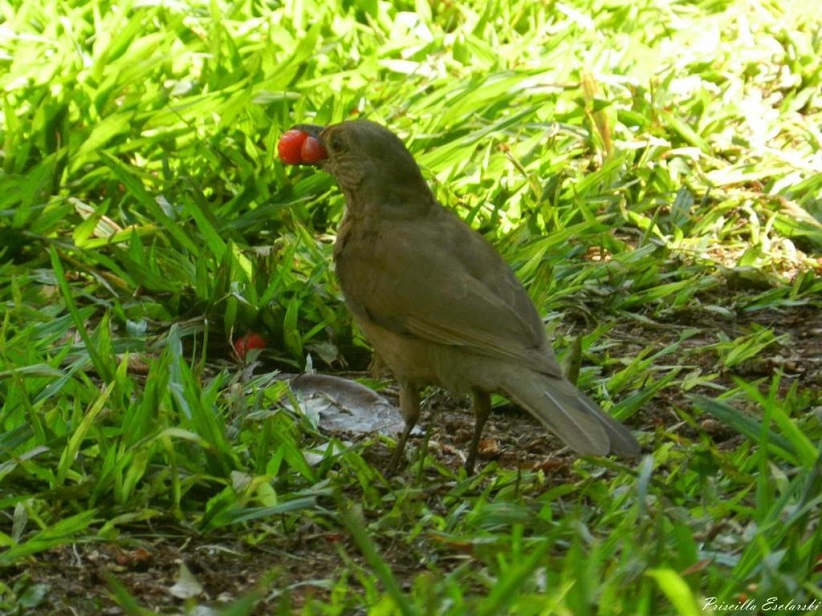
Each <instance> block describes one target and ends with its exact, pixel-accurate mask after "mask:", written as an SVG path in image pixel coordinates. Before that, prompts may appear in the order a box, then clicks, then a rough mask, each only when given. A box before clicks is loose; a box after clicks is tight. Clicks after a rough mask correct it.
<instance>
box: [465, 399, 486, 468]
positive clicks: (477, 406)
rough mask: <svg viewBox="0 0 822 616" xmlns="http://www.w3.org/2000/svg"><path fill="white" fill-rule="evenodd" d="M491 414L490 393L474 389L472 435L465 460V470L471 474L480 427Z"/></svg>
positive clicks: (475, 457) (481, 427)
mask: <svg viewBox="0 0 822 616" xmlns="http://www.w3.org/2000/svg"><path fill="white" fill-rule="evenodd" d="M490 414H491V394H489V393H488V392H485V391H478V390H474V436H473V437H472V438H471V448H470V449H469V450H468V459H467V460H465V470H466V472H467V473H468V474H469V475H471V474H473V472H474V462H476V460H477V449H478V448H479V442H480V438H481V437H482V429H483V428H484V427H485V422H486V421H488V416H489V415H490Z"/></svg>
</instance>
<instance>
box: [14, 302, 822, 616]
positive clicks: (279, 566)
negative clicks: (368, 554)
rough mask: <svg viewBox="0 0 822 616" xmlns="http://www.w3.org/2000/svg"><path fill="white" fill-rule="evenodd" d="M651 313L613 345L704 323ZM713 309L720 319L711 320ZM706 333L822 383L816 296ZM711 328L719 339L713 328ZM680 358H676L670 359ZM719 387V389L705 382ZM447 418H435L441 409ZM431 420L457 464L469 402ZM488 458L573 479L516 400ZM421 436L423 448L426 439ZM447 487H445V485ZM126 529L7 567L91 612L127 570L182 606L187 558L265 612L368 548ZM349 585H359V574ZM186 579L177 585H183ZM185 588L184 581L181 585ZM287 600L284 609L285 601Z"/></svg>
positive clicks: (489, 442) (206, 582) (445, 400)
mask: <svg viewBox="0 0 822 616" xmlns="http://www.w3.org/2000/svg"><path fill="white" fill-rule="evenodd" d="M682 317H683V315H682V314H678V315H677V319H678V321H677V322H671V323H663V322H659V321H658V320H657V322H656V323H644V322H642V321H640V320H636V321H634V320H631V321H625V322H624V323H621V324H620V325H619V326H617V327H616V328H615V330H613V331H612V332H611V334H609V337H610V338H611V339H613V340H616V341H618V345H619V348H616V349H615V348H612V349H611V351H610V352H611V354H612V355H615V356H616V355H619V356H624V357H631V356H633V355H634V354H635V353H636V352H638V351H640V350H642V349H643V348H644V347H645V345H646V344H648V341H652V344H653V346H654V348H660V349H661V348H663V347H664V346H665V345H666V344H670V343H672V342H675V341H676V340H677V339H678V338H679V334H680V332H681V331H682V330H684V329H685V328H687V327H691V326H692V325H693V324H691V323H687V322H683V319H682ZM706 318H713V319H714V322H712V323H710V322H706ZM694 322H695V324H698V327H699V329H700V330H702V331H703V332H719V331H724V332H725V333H726V335H727V336H728V337H729V338H730V339H734V338H735V337H736V336H739V335H741V334H743V333H746V332H749V331H750V327H751V325H752V324H753V323H759V324H761V325H765V326H767V327H769V328H772V329H773V330H774V331H775V333H777V334H779V335H781V334H786V335H787V337H786V339H785V340H784V341H782V342H778V343H775V344H774V345H772V346H771V347H769V349H768V352H766V354H765V356H763V355H760V356H758V357H757V358H756V359H754V360H752V361H750V362H747V363H745V364H743V365H742V366H739V367H737V368H736V369H735V371H734V372H733V373H724V374H721V376H720V378H719V380H720V382H723V384H726V385H729V386H730V385H732V384H733V381H732V377H733V376H741V377H743V378H746V379H748V380H754V379H757V378H761V377H765V376H768V375H770V374H773V373H775V372H776V371H777V370H782V371H783V373H784V375H785V376H784V378H783V380H782V385H783V387H785V388H788V387H790V385H791V384H792V383H793V382H795V381H798V382H799V385H800V387H801V388H802V389H804V390H810V391H812V392H815V393H816V397H817V400H818V398H819V394H820V391H822V311H819V310H818V309H816V308H811V307H805V308H803V307H797V308H790V309H785V310H763V311H759V312H752V313H748V314H744V315H742V316H737V317H736V318H734V319H728V318H720V317H706V314H705V313H701V314H698V315H694ZM707 338H713V339H712V340H711V339H707ZM716 341H717V338H716V337H715V336H711V335H710V334H705V335H700V336H697V337H694V338H691V339H689V340H688V341H686V343H685V344H684V348H685V349H686V350H687V351H686V355H687V358H686V359H685V363H686V364H688V365H689V366H694V365H696V366H699V367H701V368H702V369H703V371H704V372H715V371H717V366H716V363H717V356H716V354H715V353H714V352H713V351H711V350H702V348H703V347H705V345H707V344H710V343H714V342H716ZM674 361H676V358H675V357H673V358H669V360H666V361H665V363H666V364H671V363H673V362H674ZM702 393H712V394H714V395H715V391H712V392H709V391H705V392H702ZM677 408H686V409H687V408H690V403H689V402H688V399H687V397H686V395H685V394H684V393H683V392H681V391H680V390H679V389H678V388H675V387H674V388H670V389H668V390H664V391H662V392H660V394H659V395H658V396H656V397H655V398H654V399H653V400H652V401H650V402H649V403H648V404H646V405H645V406H644V407H643V409H642V410H641V411H640V412H639V413H638V414H637V415H635V416H634V417H632V418H631V419H630V420H629V422H628V424H629V425H630V426H631V428H632V429H634V430H640V431H643V432H654V431H655V430H657V429H658V428H659V427H661V426H664V427H666V429H668V430H674V431H688V430H693V429H692V428H690V427H688V426H687V425H686V424H685V422H682V421H681V419H680V418H679V416H678V415H677V413H676V410H675V409H677ZM434 417H436V421H434V420H433V418H434ZM421 424H422V426H423V427H425V428H426V429H427V430H428V431H429V451H430V452H431V453H432V454H433V455H435V456H437V457H438V458H439V459H440V460H441V461H442V462H443V463H444V464H448V465H453V467H455V468H456V467H457V466H458V465H459V464H461V462H462V455H463V454H464V451H465V448H466V447H467V444H468V442H469V440H470V434H471V430H472V426H473V417H472V415H471V412H470V409H469V408H468V405H467V401H462V400H455V399H453V398H450V397H448V396H447V395H445V394H443V393H434V394H432V396H431V397H430V399H429V400H428V404H427V406H426V409H425V410H424V412H423V417H422V421H421ZM701 427H702V429H704V430H705V431H706V432H707V433H708V434H710V435H711V436H712V437H713V438H714V439H715V440H716V441H717V442H719V443H724V444H726V445H727V446H734V444H735V443H737V442H739V440H740V439H741V438H743V437H740V436H739V435H738V434H736V433H735V432H734V431H733V430H731V429H730V428H728V427H727V426H724V425H722V424H720V423H719V422H717V421H716V420H714V419H712V418H701ZM484 436H485V438H484V441H483V443H482V446H481V451H480V453H481V459H480V463H482V462H483V461H487V460H489V459H495V460H496V461H497V462H498V464H500V465H501V466H503V467H509V468H513V467H517V466H519V467H521V468H542V469H544V470H545V471H546V473H547V474H550V476H551V482H552V483H554V484H555V483H562V482H563V480H564V477H567V476H568V474H569V464H570V463H571V462H572V461H573V456H572V455H571V453H570V452H568V450H567V449H564V448H563V447H562V445H561V444H560V443H559V441H557V440H556V439H555V438H554V437H552V436H551V435H549V434H547V433H546V432H545V431H544V430H542V429H541V428H540V427H539V426H538V424H537V423H536V422H535V420H533V419H531V418H530V417H529V416H528V415H527V414H525V413H524V412H522V411H520V410H518V409H515V408H514V407H504V408H502V409H497V410H496V411H495V413H494V414H493V415H492V418H491V420H490V421H489V422H488V425H487V426H486V431H485V434H484ZM420 442H421V439H419V438H417V439H414V442H413V443H411V446H412V447H416V446H418V445H419V444H420ZM365 455H366V458H367V459H368V460H369V461H370V462H372V463H373V464H387V462H388V458H389V455H390V451H389V450H388V449H387V448H385V447H383V446H375V447H372V448H370V449H369V450H368V451H367V453H366V454H365ZM434 491H436V487H435V490H434ZM121 532H122V535H121V537H120V539H119V540H118V541H116V542H113V543H79V544H74V545H70V546H65V547H61V548H58V549H53V550H50V551H47V552H44V553H39V554H37V555H35V556H33V557H32V558H31V559H30V560H29V561H28V562H25V563H20V564H18V565H17V566H15V567H13V568H10V569H6V570H5V571H2V576H3V577H4V578H5V583H6V584H8V585H9V586H10V587H13V586H15V585H16V586H17V587H18V588H23V587H28V588H29V591H28V592H29V593H31V594H30V596H31V597H32V598H34V597H36V596H37V595H38V593H42V594H43V595H44V597H43V598H42V599H41V600H40V601H39V604H38V607H36V608H31V609H28V610H26V609H22V610H21V611H19V612H16V613H21V614H49V615H52V616H70V615H71V616H76V615H85V614H89V615H91V614H104V615H105V614H110V615H116V614H122V613H124V612H123V611H122V609H121V608H120V607H118V606H117V605H116V604H115V602H114V601H113V600H112V598H111V593H112V585H111V580H116V582H117V583H119V584H121V585H122V586H123V587H124V588H125V589H126V590H127V591H128V593H129V594H131V595H132V596H133V597H135V598H136V599H137V601H138V602H139V604H140V605H141V606H142V607H144V608H149V609H152V610H155V611H157V612H161V613H178V612H179V611H180V610H181V608H182V606H184V605H185V601H184V600H183V599H181V598H180V596H181V595H182V596H184V595H185V594H186V592H189V590H190V589H191V586H192V585H191V584H186V583H185V582H186V579H187V578H186V576H185V575H184V574H183V575H182V577H181V564H183V563H184V564H185V567H186V568H187V569H188V571H189V572H190V573H191V576H192V578H193V579H196V583H194V585H195V587H196V584H199V585H200V587H201V588H202V590H203V592H202V593H201V594H199V595H198V596H197V602H206V603H210V604H211V605H214V606H217V605H220V604H221V603H222V602H223V601H224V600H225V601H230V600H233V599H236V598H237V597H239V596H242V595H244V594H246V593H248V592H249V590H250V589H252V588H254V587H255V586H256V585H258V584H260V583H261V581H263V580H265V583H264V584H260V585H261V586H263V587H264V588H265V589H266V590H265V591H262V592H261V597H263V600H262V602H261V603H260V604H259V605H258V607H257V610H256V612H255V613H258V614H270V613H274V612H275V610H276V611H277V613H288V612H289V611H290V610H291V609H294V608H297V607H299V606H300V605H303V604H304V603H305V602H306V601H308V600H310V599H312V598H316V599H320V600H324V599H325V598H327V597H328V596H329V584H331V583H332V582H333V580H335V579H336V578H337V577H338V575H339V572H340V571H342V569H343V568H344V567H345V566H346V565H345V561H344V559H343V557H342V554H343V553H344V554H346V555H347V556H346V558H349V559H353V560H354V561H358V558H359V552H358V550H357V548H356V546H355V545H354V544H353V542H352V540H351V538H350V537H349V535H348V534H347V533H346V532H345V531H344V530H341V529H329V528H321V527H319V526H318V525H317V524H316V523H313V522H307V523H306V525H305V527H303V528H299V529H297V530H296V532H288V533H274V532H270V533H268V534H267V536H266V538H265V539H264V540H262V541H260V542H259V543H257V544H256V545H251V544H250V543H249V542H247V541H245V540H244V539H245V538H246V536H245V533H238V534H236V535H232V534H231V533H228V532H226V533H220V534H210V535H209V536H201V535H198V534H196V533H195V532H194V531H192V530H191V529H184V528H180V526H179V525H178V524H177V523H175V522H174V521H173V520H171V519H170V518H169V520H168V526H167V527H164V526H163V525H162V522H157V521H156V520H155V521H153V523H152V525H151V526H150V527H148V526H145V527H139V526H134V527H132V528H122V529H121ZM380 547H381V549H382V550H383V552H382V555H383V557H384V558H386V559H387V560H388V561H389V562H390V564H391V566H392V568H393V570H394V572H395V575H397V577H398V579H400V580H401V581H404V582H409V581H410V580H412V579H413V577H414V576H415V575H416V574H417V573H419V567H418V562H419V560H418V555H414V554H410V553H409V550H407V549H406V548H405V547H404V546H402V545H393V544H391V543H387V544H385V545H381V546H380ZM348 583H349V584H356V581H355V580H351V579H350V580H349V582H348ZM175 584H176V585H177V586H176V587H175ZM175 589H176V590H175ZM280 610H282V611H280Z"/></svg>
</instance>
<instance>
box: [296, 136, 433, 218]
mask: <svg viewBox="0 0 822 616" xmlns="http://www.w3.org/2000/svg"><path fill="white" fill-rule="evenodd" d="M292 130H301V131H303V132H305V133H307V134H308V135H309V136H312V137H314V138H315V139H317V140H318V141H319V142H320V144H321V145H322V146H323V148H324V150H325V156H324V157H322V158H320V159H319V160H316V161H313V162H315V163H316V164H317V165H319V166H320V167H321V168H322V169H323V170H325V171H327V172H328V173H330V174H331V175H333V176H334V178H335V179H336V180H337V183H338V184H339V185H340V188H341V189H342V191H343V193H344V194H345V196H346V200H347V202H348V207H349V209H350V210H354V213H356V212H357V211H358V210H363V209H365V208H370V207H375V206H379V207H381V208H386V207H387V208H390V209H392V210H397V213H400V212H401V211H402V210H409V211H408V213H409V214H411V213H416V212H417V210H418V209H419V208H423V207H424V208H425V209H427V207H428V206H429V205H430V203H431V202H433V195H432V194H431V190H430V189H429V188H428V185H427V184H426V182H425V180H424V178H423V177H422V173H421V172H420V168H419V166H418V165H417V163H416V161H414V158H413V157H412V156H411V153H410V152H409V151H408V150H407V149H406V147H405V145H404V144H403V142H402V141H401V140H400V139H399V137H397V136H396V135H395V134H394V133H392V132H391V131H390V130H388V129H387V128H385V127H384V126H382V125H380V124H377V123H375V122H371V121H369V120H353V121H349V122H340V123H339V124H332V125H331V126H327V127H322V126H315V125H312V124H298V125H296V126H295V127H294V129H292Z"/></svg>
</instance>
